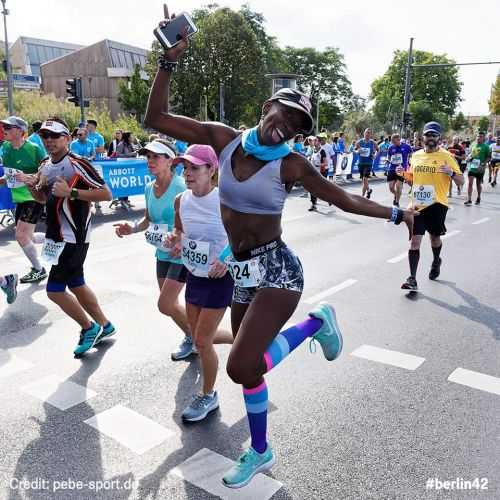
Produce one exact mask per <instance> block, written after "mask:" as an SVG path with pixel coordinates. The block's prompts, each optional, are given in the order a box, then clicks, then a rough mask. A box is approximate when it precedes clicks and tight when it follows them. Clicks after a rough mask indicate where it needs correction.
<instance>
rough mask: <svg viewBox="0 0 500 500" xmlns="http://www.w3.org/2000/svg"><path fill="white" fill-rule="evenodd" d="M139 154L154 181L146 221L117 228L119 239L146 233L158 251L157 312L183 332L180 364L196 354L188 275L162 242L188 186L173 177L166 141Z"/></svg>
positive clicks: (147, 193)
mask: <svg viewBox="0 0 500 500" xmlns="http://www.w3.org/2000/svg"><path fill="white" fill-rule="evenodd" d="M140 154H144V155H146V157H147V160H148V168H149V171H150V172H151V174H152V175H154V177H155V179H154V180H153V181H151V182H150V183H149V184H147V185H146V188H145V192H144V194H145V197H146V210H145V212H144V217H143V218H142V220H141V221H140V222H136V223H135V224H134V225H133V226H132V225H130V224H129V223H128V222H123V223H119V224H114V226H115V227H116V230H115V231H116V234H117V235H118V236H119V237H120V238H121V237H123V236H127V235H129V234H134V233H138V232H144V236H145V239H146V242H147V243H149V244H150V245H152V246H153V247H154V248H155V249H156V252H155V255H156V278H157V280H158V286H159V288H160V298H159V299H158V308H159V310H160V312H162V313H163V314H165V315H166V316H169V317H171V318H172V319H173V320H174V322H175V323H176V324H177V326H178V327H179V328H180V329H181V330H182V331H183V332H184V339H183V341H182V343H181V345H180V347H179V349H178V351H176V352H174V353H172V359H173V360H174V361H177V360H179V359H184V358H186V357H188V356H189V355H191V354H193V352H195V351H194V346H193V342H192V338H191V333H190V329H189V324H188V320H187V317H186V311H185V308H184V307H183V306H181V304H180V303H179V295H180V293H181V291H182V289H183V287H184V283H185V282H186V275H187V271H186V268H185V267H184V266H183V264H182V261H181V260H180V259H179V258H173V257H171V256H170V254H169V253H168V252H167V251H166V250H165V249H164V248H163V241H164V239H165V237H166V235H167V233H168V232H169V231H170V230H171V229H172V228H173V225H174V217H175V210H174V201H175V197H176V196H177V195H178V194H179V193H182V192H183V191H185V190H186V184H185V183H184V179H183V178H182V177H179V176H178V175H175V174H174V166H173V159H174V158H175V152H174V150H173V149H172V148H171V147H170V146H169V145H168V143H166V142H165V141H162V140H160V139H157V140H155V141H152V142H150V143H149V144H147V145H146V146H144V148H143V149H141V151H140Z"/></svg>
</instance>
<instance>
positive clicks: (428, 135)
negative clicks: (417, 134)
mask: <svg viewBox="0 0 500 500" xmlns="http://www.w3.org/2000/svg"><path fill="white" fill-rule="evenodd" d="M424 137H439V134H438V133H436V132H426V133H425V134H424Z"/></svg>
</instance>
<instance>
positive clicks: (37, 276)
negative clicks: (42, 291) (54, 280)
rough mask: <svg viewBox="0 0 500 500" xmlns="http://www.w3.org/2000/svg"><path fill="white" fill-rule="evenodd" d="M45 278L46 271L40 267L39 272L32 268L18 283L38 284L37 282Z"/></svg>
mask: <svg viewBox="0 0 500 500" xmlns="http://www.w3.org/2000/svg"><path fill="white" fill-rule="evenodd" d="M46 277H47V271H46V270H45V267H42V269H40V271H37V270H36V269H35V268H34V267H32V268H31V271H30V272H29V273H28V274H26V275H25V276H23V277H22V278H21V279H20V280H19V281H20V282H21V283H38V282H39V281H42V280H44V279H45V278H46Z"/></svg>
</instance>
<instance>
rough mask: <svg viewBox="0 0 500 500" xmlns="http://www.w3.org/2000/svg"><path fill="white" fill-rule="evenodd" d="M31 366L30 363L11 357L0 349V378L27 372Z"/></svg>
mask: <svg viewBox="0 0 500 500" xmlns="http://www.w3.org/2000/svg"><path fill="white" fill-rule="evenodd" d="M32 366H33V363H31V362H30V361H25V360H24V359H21V358H18V357H17V356H13V355H12V354H10V353H9V351H6V350H4V349H0V378H5V377H10V376H11V375H15V374H16V373H19V372H22V371H24V370H28V369H29V368H31V367H32Z"/></svg>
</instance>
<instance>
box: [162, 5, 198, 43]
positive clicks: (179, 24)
mask: <svg viewBox="0 0 500 500" xmlns="http://www.w3.org/2000/svg"><path fill="white" fill-rule="evenodd" d="M185 30H186V33H187V36H188V37H190V36H192V35H194V34H195V33H196V32H197V31H198V28H197V27H196V25H195V24H194V22H193V20H192V19H191V17H190V16H189V14H187V13H186V12H183V13H182V14H179V15H178V16H176V17H174V18H173V19H172V20H171V21H170V22H169V23H168V24H166V25H165V26H162V27H158V28H156V29H155V30H154V31H153V33H154V35H155V37H156V38H157V39H158V41H159V42H160V44H161V45H162V47H163V48H165V49H170V48H171V47H174V46H175V45H177V44H178V43H179V42H180V41H181V40H182V35H183V33H184V31H185Z"/></svg>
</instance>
